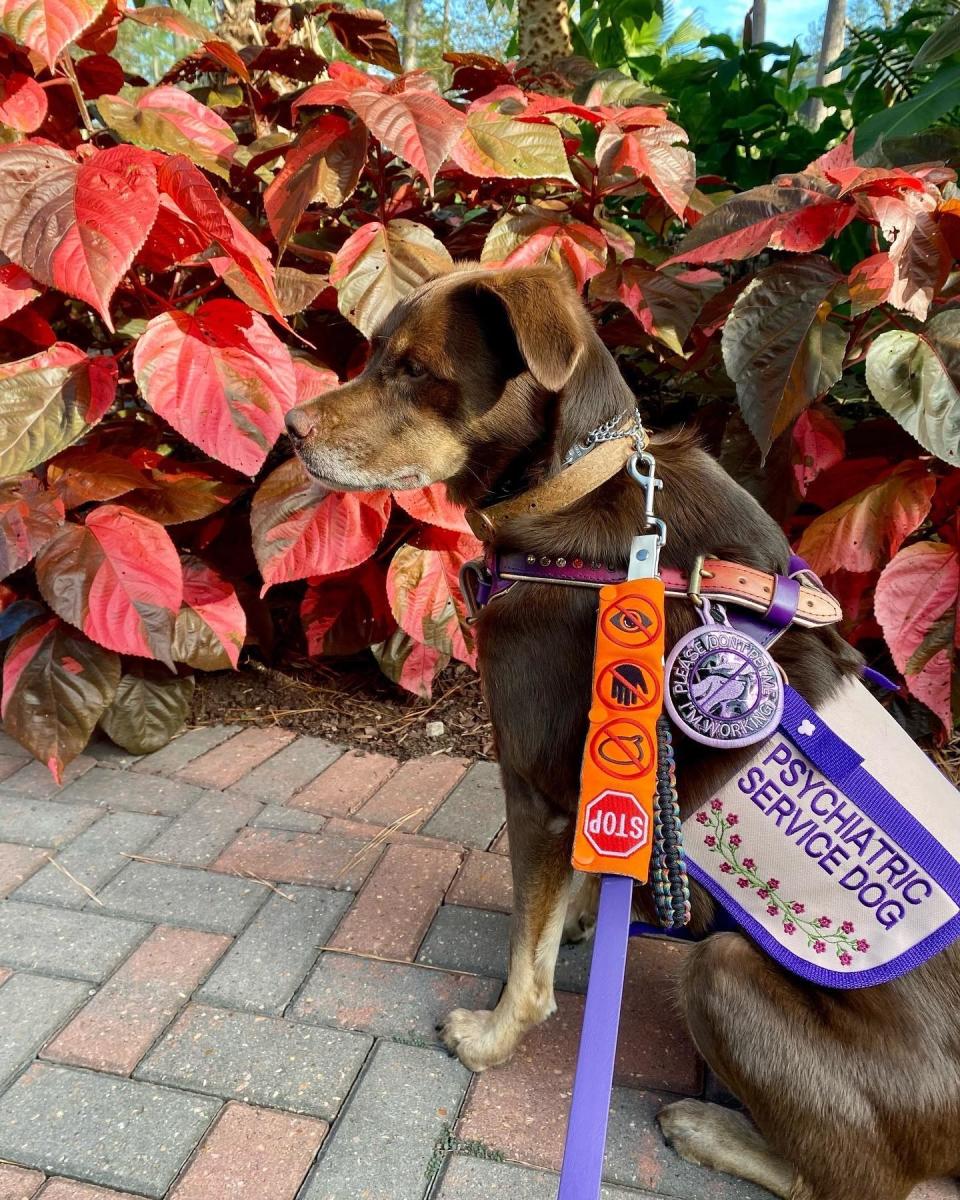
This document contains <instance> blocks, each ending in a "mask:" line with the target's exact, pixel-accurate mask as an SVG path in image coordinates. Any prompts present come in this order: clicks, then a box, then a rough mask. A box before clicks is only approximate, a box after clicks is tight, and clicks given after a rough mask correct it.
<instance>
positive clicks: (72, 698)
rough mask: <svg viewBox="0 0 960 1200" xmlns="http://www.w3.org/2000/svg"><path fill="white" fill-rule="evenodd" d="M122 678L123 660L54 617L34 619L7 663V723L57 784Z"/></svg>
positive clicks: (17, 638) (11, 649)
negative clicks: (44, 619) (121, 665)
mask: <svg viewBox="0 0 960 1200" xmlns="http://www.w3.org/2000/svg"><path fill="white" fill-rule="evenodd" d="M119 682H120V659H119V658H118V657H117V655H116V654H113V653H111V652H110V651H109V650H101V649H100V647H99V646H95V645H94V644H93V643H92V642H90V641H88V640H87V639H86V638H85V637H84V636H83V635H82V634H80V633H77V631H76V630H74V629H70V627H69V626H67V625H64V624H63V623H62V622H61V621H58V620H57V619H56V618H55V617H54V618H52V619H51V620H49V621H40V622H32V623H31V624H30V625H27V626H25V627H24V628H23V629H22V630H21V631H20V632H19V633H18V634H16V636H15V637H14V638H13V640H12V641H11V643H10V646H9V648H8V650H7V656H6V658H5V659H4V663H3V707H2V710H0V711H2V714H3V724H4V728H5V729H6V730H7V732H8V733H9V734H11V736H13V737H15V738H16V739H17V741H18V742H20V744H21V745H22V746H26V748H27V749H28V750H29V751H30V753H31V754H33V755H34V756H35V757H36V758H38V759H39V760H40V762H42V763H44V764H45V766H46V767H47V768H48V769H49V771H50V773H51V774H52V775H53V777H54V779H55V780H56V781H57V783H62V782H63V769H64V767H65V766H66V765H67V763H69V762H71V761H72V760H73V759H74V758H76V757H77V755H78V754H79V753H80V751H81V750H82V749H83V748H84V746H86V744H87V742H88V741H89V740H90V735H91V734H92V733H93V731H94V729H95V728H96V725H97V722H98V721H99V720H100V718H101V716H102V715H103V714H104V712H106V710H107V708H109V706H110V704H111V702H112V700H113V697H114V696H115V695H116V691H117V685H118V684H119Z"/></svg>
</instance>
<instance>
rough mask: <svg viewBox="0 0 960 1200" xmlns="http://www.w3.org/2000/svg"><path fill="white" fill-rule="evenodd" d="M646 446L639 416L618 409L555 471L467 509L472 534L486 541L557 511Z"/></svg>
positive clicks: (567, 456) (613, 472) (573, 448)
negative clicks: (517, 492) (521, 521)
mask: <svg viewBox="0 0 960 1200" xmlns="http://www.w3.org/2000/svg"><path fill="white" fill-rule="evenodd" d="M646 444H647V435H646V432H645V430H644V428H643V425H642V423H641V421H640V414H639V413H638V412H636V411H633V412H631V413H626V414H624V413H621V414H620V415H619V416H618V417H615V418H613V420H611V421H607V422H605V423H604V424H603V425H599V426H597V428H596V429H594V430H593V431H592V432H591V433H589V434H587V436H586V437H585V438H584V440H583V441H582V442H578V443H577V444H576V445H575V446H573V447H571V449H570V450H569V451H568V452H567V454H566V456H565V457H564V460H563V467H562V469H561V470H560V472H559V474H557V475H552V476H551V477H550V478H549V479H544V480H543V481H542V482H541V483H538V484H535V485H534V486H533V487H532V488H529V489H528V490H527V491H525V492H523V493H521V495H519V496H511V498H510V499H509V500H501V501H500V502H499V503H498V504H491V505H489V506H488V507H487V508H473V509H467V511H466V514H465V515H466V518H467V524H468V525H469V526H470V528H471V529H472V530H473V532H474V534H475V535H476V536H477V537H478V538H480V539H481V540H486V541H489V540H490V539H491V538H492V537H495V536H496V535H497V534H498V533H500V532H502V530H503V529H504V528H505V527H506V526H507V525H509V524H510V522H511V521H515V520H516V519H517V518H518V517H534V516H537V517H542V516H547V515H548V514H550V513H555V512H562V511H563V509H565V508H569V507H570V505H571V504H575V503H576V502H577V501H578V500H582V499H583V497H584V496H587V495H589V494H590V493H591V492H595V491H596V490H597V488H598V487H601V486H602V485H603V484H605V483H606V482H607V480H608V479H612V478H613V477H614V475H616V474H617V472H618V471H622V470H623V468H624V467H625V466H626V465H627V463H628V461H629V460H630V458H631V457H632V456H633V455H634V454H640V453H642V452H643V450H644V448H645V447H646ZM620 578H621V579H622V578H623V576H622V575H621V576H620Z"/></svg>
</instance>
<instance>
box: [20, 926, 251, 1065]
mask: <svg viewBox="0 0 960 1200" xmlns="http://www.w3.org/2000/svg"><path fill="white" fill-rule="evenodd" d="M230 941H231V939H230V938H228V937H223V936H221V935H220V934H214V933H198V932H196V931H195V930H192V929H171V928H167V927H165V926H162V925H161V926H160V927H159V928H157V929H155V930H154V931H153V933H152V934H150V936H149V937H148V938H147V940H146V941H145V942H144V943H143V944H142V945H141V946H140V947H139V949H137V950H135V951H134V953H133V954H132V955H131V956H130V958H129V959H128V960H127V961H126V962H125V963H124V965H123V966H122V967H121V968H120V970H119V971H118V972H117V973H116V975H114V977H113V978H112V979H111V980H110V981H109V982H108V983H107V984H105V985H104V986H103V987H102V988H101V989H100V991H99V992H98V993H97V995H96V996H94V998H93V999H92V1000H91V1001H90V1003H89V1004H87V1005H86V1007H85V1008H83V1009H82V1010H81V1011H80V1012H79V1013H78V1014H77V1016H75V1017H74V1018H73V1020H72V1021H71V1022H70V1024H69V1025H68V1026H67V1027H66V1029H64V1030H63V1031H62V1032H61V1033H59V1034H58V1035H57V1037H55V1038H54V1039H53V1041H52V1042H50V1043H49V1044H48V1045H47V1047H46V1049H45V1050H44V1052H43V1056H44V1058H50V1059H53V1060H54V1061H55V1062H62V1063H69V1064H71V1065H74V1066H80V1067H91V1068H92V1069H94V1070H97V1071H110V1072H113V1073H114V1074H117V1075H129V1074H130V1072H131V1071H132V1070H133V1069H134V1067H135V1066H136V1065H137V1063H138V1062H139V1061H140V1059H141V1058H143V1056H144V1054H146V1052H147V1050H149V1049H150V1047H151V1045H152V1044H153V1043H154V1041H155V1040H156V1039H157V1037H158V1036H159V1035H160V1034H161V1033H162V1032H163V1030H164V1029H166V1027H167V1025H169V1024H170V1022H171V1021H172V1020H173V1018H174V1017H175V1016H176V1015H177V1013H178V1012H179V1011H180V1009H181V1007H182V1006H183V1005H184V1004H185V1003H186V1001H187V999H188V998H189V996H190V994H191V992H192V991H193V990H194V988H196V987H197V986H198V985H199V984H200V983H201V981H202V980H203V979H204V978H205V977H206V975H207V973H208V972H209V970H210V968H211V967H212V966H213V964H214V963H215V962H216V961H217V959H218V958H219V957H220V956H221V954H223V952H224V951H225V950H226V949H227V947H228V946H229V945H230Z"/></svg>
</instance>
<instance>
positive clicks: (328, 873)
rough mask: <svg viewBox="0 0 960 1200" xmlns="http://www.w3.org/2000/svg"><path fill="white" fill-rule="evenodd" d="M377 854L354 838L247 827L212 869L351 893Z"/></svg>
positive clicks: (366, 874)
mask: <svg viewBox="0 0 960 1200" xmlns="http://www.w3.org/2000/svg"><path fill="white" fill-rule="evenodd" d="M380 853H381V850H380V848H379V847H371V846H370V844H369V842H363V841H359V840H357V839H355V838H344V837H333V836H329V835H328V834H326V833H292V832H290V831H289V830H286V829H250V828H247V829H243V830H241V832H240V836H239V837H238V838H237V839H236V841H234V842H232V843H231V844H230V845H229V846H228V847H227V848H226V850H224V852H223V854H221V855H220V857H219V858H218V859H217V861H216V862H215V863H214V864H213V867H212V868H211V869H212V870H214V871H228V872H233V873H235V874H239V875H247V876H257V877H259V878H260V879H272V880H276V881H278V882H281V883H307V884H311V883H312V884H317V885H319V886H320V887H333V888H344V889H348V890H353V891H355V890H356V889H357V888H358V887H360V885H361V884H362V883H363V881H364V880H365V879H366V877H367V876H368V875H369V874H370V871H371V870H372V868H373V865H374V863H375V862H376V861H377V857H378V855H379V854H380Z"/></svg>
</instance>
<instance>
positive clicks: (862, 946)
mask: <svg viewBox="0 0 960 1200" xmlns="http://www.w3.org/2000/svg"><path fill="white" fill-rule="evenodd" d="M856 947H857V949H858V950H859V951H860V953H861V954H866V952H867V951H868V950H869V949H870V943H869V942H868V941H866V939H864V938H860V940H859V941H858V942H857V943H856Z"/></svg>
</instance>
